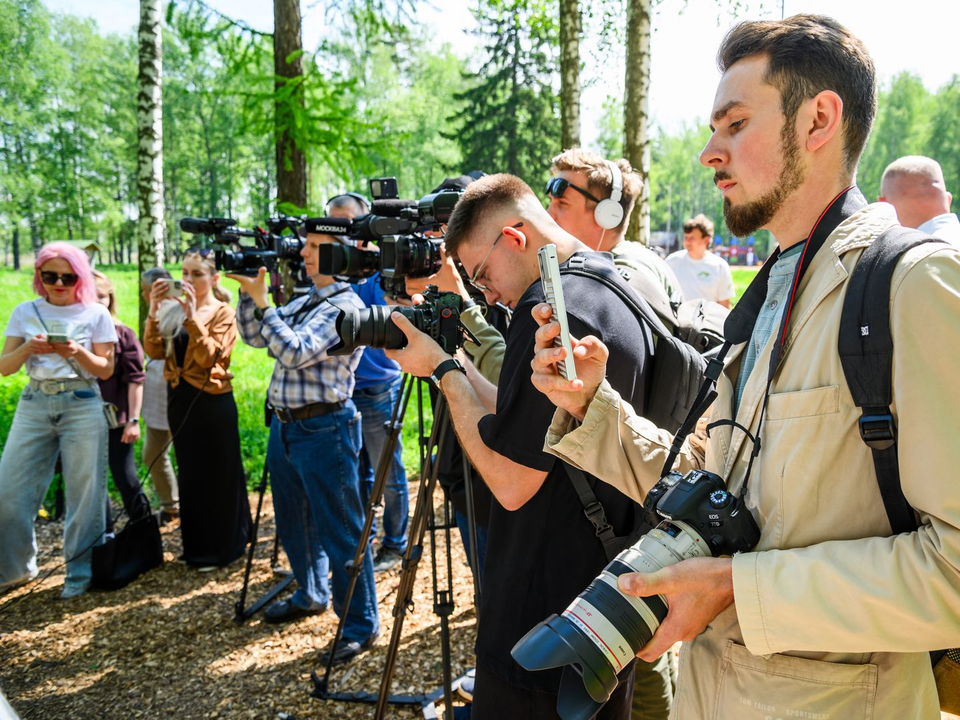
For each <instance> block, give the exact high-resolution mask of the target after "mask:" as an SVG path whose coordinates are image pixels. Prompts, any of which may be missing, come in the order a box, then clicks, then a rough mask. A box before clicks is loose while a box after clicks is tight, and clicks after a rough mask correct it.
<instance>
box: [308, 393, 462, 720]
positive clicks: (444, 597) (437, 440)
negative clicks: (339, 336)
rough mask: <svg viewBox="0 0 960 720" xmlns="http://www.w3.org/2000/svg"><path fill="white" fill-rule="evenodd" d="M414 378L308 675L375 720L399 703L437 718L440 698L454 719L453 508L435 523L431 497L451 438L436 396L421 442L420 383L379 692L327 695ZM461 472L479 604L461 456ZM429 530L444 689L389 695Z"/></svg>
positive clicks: (392, 426)
mask: <svg viewBox="0 0 960 720" xmlns="http://www.w3.org/2000/svg"><path fill="white" fill-rule="evenodd" d="M415 380H417V379H416V378H413V377H411V376H406V377H405V379H404V382H403V385H402V390H401V392H400V395H399V396H398V398H397V402H396V404H395V406H394V409H393V413H392V417H391V421H390V423H389V425H388V428H387V430H388V435H387V442H386V443H385V445H384V448H383V451H382V453H381V455H380V459H379V462H378V465H377V471H376V475H375V478H374V485H373V490H372V492H371V493H370V499H369V502H368V505H367V513H366V519H365V522H364V526H363V531H362V532H361V536H360V541H359V543H358V544H357V550H356V553H355V555H354V558H353V561H352V562H351V563H350V565H349V566H348V568H347V571H348V573H349V576H350V581H349V585H348V587H347V592H346V597H345V599H344V609H343V612H342V613H341V616H340V622H339V624H338V625H337V632H336V635H335V636H334V641H333V645H332V646H331V649H330V652H329V654H328V656H327V662H326V667H325V670H324V673H323V677H322V678H321V677H320V676H319V675H318V673H317V672H316V671H314V672H313V673H311V678H312V679H313V683H314V686H315V687H314V691H313V693H312V694H313V696H314V697H316V698H320V699H323V700H337V701H341V702H363V703H371V704H373V703H376V704H377V710H376V715H375V717H376V718H377V719H378V720H379V719H380V718H383V716H384V712H385V711H386V706H387V705H388V704H398V705H419V706H421V708H422V710H423V714H424V717H425V718H435V717H436V710H435V707H434V703H435V702H436V701H437V700H438V699H439V698H440V697H443V698H444V699H445V702H446V707H447V713H448V714H447V717H452V715H453V679H452V670H451V652H450V620H449V619H450V615H451V614H452V613H453V610H454V602H453V590H452V587H449V586H450V585H451V583H452V577H453V564H452V563H453V560H452V556H451V554H450V529H451V527H453V523H452V522H451V516H452V513H451V505H450V501H449V499H445V502H444V509H443V518H444V522H443V524H442V525H439V524H438V523H437V518H436V517H435V513H434V509H433V501H432V500H433V493H434V489H435V487H436V485H437V475H438V471H439V466H438V458H439V457H440V454H441V451H442V450H443V447H444V444H445V442H447V441H448V440H449V436H450V427H449V412H448V409H447V405H446V402H445V401H444V400H443V396H442V395H439V394H438V396H437V398H438V399H437V402H436V403H435V406H434V417H433V425H432V428H431V433H430V437H429V439H427V440H426V442H424V429H423V392H422V391H423V385H424V381H423V380H422V379H419V380H417V382H418V383H419V386H418V391H419V392H418V396H417V404H418V424H419V437H420V488H419V491H418V493H417V502H416V509H415V510H414V514H413V517H412V518H411V520H410V526H409V538H410V541H409V542H408V544H407V550H406V552H405V553H404V558H403V563H402V565H401V568H402V570H401V573H400V584H399V587H398V590H397V600H396V603H395V604H394V609H393V616H394V624H393V630H392V633H391V636H390V644H389V646H388V649H387V657H386V661H385V663H384V671H383V677H382V680H381V684H380V691H379V693H378V694H372V693H366V692H361V693H336V692H331V691H330V674H331V671H332V669H333V653H334V650H335V649H336V647H337V645H338V643H339V642H340V640H341V638H342V636H343V628H344V622H345V619H346V617H347V610H348V609H349V607H350V601H351V599H352V597H353V592H354V588H355V587H356V582H357V578H358V577H359V574H360V571H361V569H362V563H363V558H364V554H365V553H366V549H367V545H368V543H369V540H370V534H371V530H372V527H373V520H374V513H375V509H376V506H377V505H379V503H380V500H381V498H382V496H383V491H384V488H385V486H386V480H387V477H388V475H389V472H390V466H391V463H392V462H393V454H394V451H395V449H396V444H397V441H398V438H399V434H400V423H399V422H398V418H403V415H404V413H405V412H406V408H407V404H408V402H409V399H410V393H411V392H412V390H413V386H414V381H415ZM464 468H465V475H466V480H467V486H466V487H467V489H466V492H467V510H468V525H469V532H468V536H469V544H470V549H471V553H470V557H471V565H472V566H474V567H472V568H471V569H472V570H473V576H474V598H475V600H477V601H478V600H479V593H480V587H479V580H478V578H479V575H478V573H477V568H476V567H475V565H476V562H477V538H476V525H475V519H474V517H473V495H472V491H473V486H472V481H471V478H470V476H469V466H468V465H467V463H466V458H465V457H464ZM428 529H429V530H430V532H431V543H430V546H431V566H432V570H433V595H434V604H433V609H434V613H435V614H436V615H437V616H438V617H439V618H440V637H441V645H442V658H443V687H442V688H441V689H440V690H438V691H435V692H433V693H431V694H422V695H390V684H391V682H392V680H393V674H394V671H395V669H396V661H397V654H398V652H399V649H400V639H401V635H402V632H403V621H404V619H405V617H406V614H407V612H408V610H409V608H410V607H411V606H412V604H413V603H412V597H413V589H414V584H415V581H416V571H417V566H418V564H419V562H420V559H421V557H422V555H423V538H424V535H425V533H426V531H427V530H428ZM438 529H441V530H443V531H444V533H445V542H446V549H447V557H446V568H445V572H446V578H447V584H448V587H447V588H446V589H441V588H440V587H439V583H438V572H437V570H438V565H437V543H436V530H438Z"/></svg>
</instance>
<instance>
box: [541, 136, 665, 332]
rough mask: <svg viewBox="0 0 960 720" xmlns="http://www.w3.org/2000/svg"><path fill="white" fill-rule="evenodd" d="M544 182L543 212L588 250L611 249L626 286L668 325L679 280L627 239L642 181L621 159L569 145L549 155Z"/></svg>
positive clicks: (656, 257)
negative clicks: (548, 176)
mask: <svg viewBox="0 0 960 720" xmlns="http://www.w3.org/2000/svg"><path fill="white" fill-rule="evenodd" d="M550 171H551V172H552V173H553V175H554V177H553V178H552V179H551V180H550V182H548V183H547V197H548V198H549V200H550V204H549V206H548V207H547V212H548V213H550V216H551V217H552V218H553V219H554V220H556V221H557V224H558V225H559V226H560V227H561V228H563V229H564V230H566V231H567V232H568V233H570V234H571V235H573V236H574V237H575V238H577V239H578V240H580V242H582V243H584V244H585V245H587V246H588V247H590V249H592V250H598V251H601V252H608V253H613V256H614V262H615V263H616V264H617V265H618V266H620V267H622V268H626V269H627V271H628V274H631V275H633V276H632V277H630V278H628V282H629V284H630V286H631V287H632V288H633V289H634V290H636V291H637V293H638V294H639V295H641V296H642V297H643V298H644V299H645V300H646V301H647V302H648V303H649V304H650V306H651V307H652V308H653V309H654V311H656V313H657V315H659V316H660V319H661V320H663V321H664V322H665V323H666V324H667V327H669V328H673V326H674V325H675V324H676V317H675V315H674V312H673V310H672V309H671V308H672V307H677V306H679V305H680V303H682V302H683V300H684V297H683V292H682V291H681V289H680V283H679V281H678V280H677V277H676V275H674V273H673V270H671V269H670V268H669V267H668V266H667V264H666V262H664V260H663V259H662V258H661V257H660V256H659V255H657V254H656V253H655V252H653V251H652V250H650V249H649V248H646V247H644V246H643V245H641V244H640V243H638V242H630V241H628V240H627V239H626V232H627V225H628V224H629V223H630V214H631V213H632V212H633V208H634V205H635V204H636V201H637V198H639V197H640V193H641V191H642V190H643V181H642V180H641V179H640V176H639V175H638V174H637V173H636V172H635V171H634V169H633V168H632V167H631V166H630V162H629V161H628V160H626V159H625V158H621V159H620V160H617V161H616V162H612V161H610V160H606V159H604V158H603V157H601V156H600V155H599V154H597V153H595V152H591V151H590V150H584V149H583V148H571V149H569V150H565V151H564V152H562V153H560V154H559V155H557V156H556V157H555V158H553V160H552V163H551V165H550Z"/></svg>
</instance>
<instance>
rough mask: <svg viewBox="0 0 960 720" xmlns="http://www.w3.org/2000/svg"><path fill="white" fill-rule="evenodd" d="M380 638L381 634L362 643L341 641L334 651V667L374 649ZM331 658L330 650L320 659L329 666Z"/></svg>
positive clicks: (372, 636)
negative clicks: (328, 661)
mask: <svg viewBox="0 0 960 720" xmlns="http://www.w3.org/2000/svg"><path fill="white" fill-rule="evenodd" d="M378 637H380V633H376V634H374V635H371V636H370V637H368V638H367V639H366V640H364V641H363V642H362V643H361V642H357V641H356V640H341V641H340V644H339V645H337V648H336V650H334V651H333V663H332V664H333V665H343V664H344V663H348V662H350V661H351V660H353V659H354V658H355V657H356V656H357V655H359V654H360V653H362V652H365V651H367V650H369V649H370V648H372V647H373V644H374V643H375V642H377V638H378ZM329 657H330V651H329V650H328V651H327V652H325V653H324V654H323V657H322V658H320V662H321V663H322V664H323V665H326V664H327V659H328V658H329Z"/></svg>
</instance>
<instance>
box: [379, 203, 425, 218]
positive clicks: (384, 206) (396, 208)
mask: <svg viewBox="0 0 960 720" xmlns="http://www.w3.org/2000/svg"><path fill="white" fill-rule="evenodd" d="M416 206H417V201H416V200H374V201H373V206H372V207H371V208H370V212H371V214H373V215H379V216H380V217H394V218H398V217H401V211H402V210H403V209H404V208H415V207H416Z"/></svg>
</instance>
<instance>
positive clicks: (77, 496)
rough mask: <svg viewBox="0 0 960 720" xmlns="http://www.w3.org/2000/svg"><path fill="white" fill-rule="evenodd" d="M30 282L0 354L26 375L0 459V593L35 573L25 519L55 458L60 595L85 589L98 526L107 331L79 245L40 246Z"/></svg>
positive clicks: (3, 368)
mask: <svg viewBox="0 0 960 720" xmlns="http://www.w3.org/2000/svg"><path fill="white" fill-rule="evenodd" d="M33 288H34V290H35V291H36V293H37V295H39V296H40V297H39V298H37V299H36V300H29V301H27V302H23V303H20V304H19V305H17V307H16V308H14V310H13V314H12V315H11V316H10V321H9V322H8V323H7V329H6V332H5V333H4V334H5V335H6V339H5V342H4V345H3V353H2V355H0V374H3V375H4V376H6V375H12V374H13V373H15V372H17V371H18V370H20V368H21V367H25V368H26V371H27V375H29V376H30V382H29V383H28V384H27V386H26V387H25V388H24V389H23V394H22V395H21V396H20V402H19V403H18V404H17V411H16V414H15V415H14V417H13V425H12V427H11V428H10V434H9V436H8V437H7V443H6V446H5V447H4V448H3V455H2V456H0V593H3V592H4V591H6V590H9V589H11V588H13V587H15V586H17V585H20V584H22V583H24V582H26V581H28V580H31V579H32V578H34V577H36V575H37V572H38V570H37V543H36V537H35V535H34V529H33V520H34V518H35V517H36V516H37V512H38V511H39V509H40V504H41V502H42V501H43V497H44V495H45V494H46V491H47V487H48V486H49V485H50V481H51V480H52V479H53V470H54V466H55V464H56V462H57V456H58V455H59V456H60V457H61V459H62V465H63V475H64V478H63V479H64V490H65V495H66V506H67V507H66V511H67V517H66V524H65V526H64V530H63V552H64V555H65V556H66V558H67V579H66V582H65V583H64V587H63V592H62V593H61V597H63V598H72V597H75V596H77V595H81V594H82V593H84V592H86V590H87V588H88V587H90V581H91V569H90V559H91V556H92V548H93V546H94V545H96V544H97V543H99V542H100V539H101V537H102V535H103V532H104V522H105V508H106V487H107V476H106V471H107V423H106V420H105V418H104V414H103V403H102V401H101V398H100V389H99V386H98V385H97V382H96V381H97V380H98V379H106V378H109V377H110V376H111V375H112V374H113V366H114V360H113V347H114V343H115V342H116V341H117V331H116V329H115V327H114V324H113V320H112V318H111V317H110V312H109V311H108V310H107V308H105V307H104V306H103V305H100V304H99V303H97V290H96V286H95V284H94V280H93V274H92V273H91V271H90V263H89V262H88V261H87V256H86V255H85V254H84V252H83V251H82V250H79V249H77V248H75V247H73V246H72V245H68V244H67V243H56V242H55V243H50V244H48V245H45V246H44V247H43V248H42V249H41V250H40V252H39V253H38V255H37V261H36V268H35V270H34V276H33Z"/></svg>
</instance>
